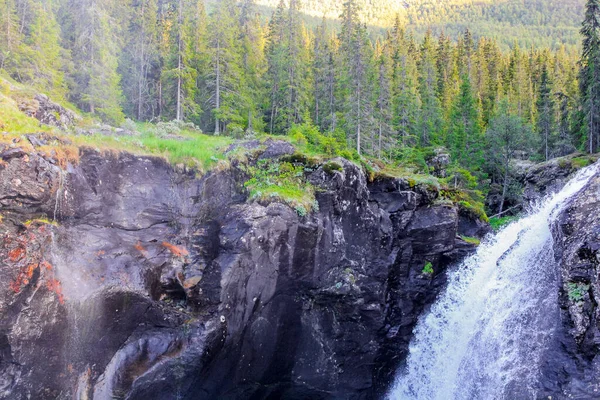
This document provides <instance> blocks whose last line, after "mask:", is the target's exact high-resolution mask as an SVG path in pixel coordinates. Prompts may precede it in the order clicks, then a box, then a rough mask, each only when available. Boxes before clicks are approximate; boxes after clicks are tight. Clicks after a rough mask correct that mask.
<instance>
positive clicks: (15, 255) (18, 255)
mask: <svg viewBox="0 0 600 400" xmlns="http://www.w3.org/2000/svg"><path fill="white" fill-rule="evenodd" d="M24 256H25V249H24V248H23V247H21V246H19V247H17V248H14V249H12V250H11V251H9V252H8V259H9V260H10V261H12V262H17V261H19V260H21V259H22V258H23V257H24Z"/></svg>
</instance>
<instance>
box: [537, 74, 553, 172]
mask: <svg viewBox="0 0 600 400" xmlns="http://www.w3.org/2000/svg"><path fill="white" fill-rule="evenodd" d="M551 86H552V83H551V82H550V76H549V74H548V67H547V65H546V64H544V65H543V66H542V73H541V77H540V84H539V88H538V96H537V102H536V107H537V133H538V135H539V136H540V138H541V140H542V147H543V149H542V154H543V156H544V158H545V159H546V160H548V159H550V155H551V151H552V145H553V140H554V127H555V123H554V98H553V94H552V89H551Z"/></svg>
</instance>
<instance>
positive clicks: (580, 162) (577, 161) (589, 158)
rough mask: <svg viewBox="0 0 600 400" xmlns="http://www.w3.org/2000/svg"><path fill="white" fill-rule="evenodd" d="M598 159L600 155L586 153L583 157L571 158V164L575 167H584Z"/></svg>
mask: <svg viewBox="0 0 600 400" xmlns="http://www.w3.org/2000/svg"><path fill="white" fill-rule="evenodd" d="M596 161H598V156H594V155H586V156H581V157H575V158H573V159H571V166H572V167H573V168H574V169H582V168H585V167H588V166H590V165H592V164H593V163H595V162H596Z"/></svg>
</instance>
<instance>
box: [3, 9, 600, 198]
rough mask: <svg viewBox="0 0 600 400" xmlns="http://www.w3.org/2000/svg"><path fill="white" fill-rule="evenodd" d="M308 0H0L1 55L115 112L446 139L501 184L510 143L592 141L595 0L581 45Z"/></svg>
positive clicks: (227, 127)
mask: <svg viewBox="0 0 600 400" xmlns="http://www.w3.org/2000/svg"><path fill="white" fill-rule="evenodd" d="M301 7H302V6H301V2H300V0H288V1H283V0H281V1H280V2H279V3H278V6H277V7H276V9H275V10H274V12H273V13H272V16H271V18H270V19H269V20H268V21H266V22H265V21H264V19H263V18H262V17H261V16H260V15H259V13H258V12H257V10H256V5H255V3H254V0H242V1H239V2H238V1H236V0H221V1H218V2H217V3H215V4H213V5H212V6H211V9H210V11H208V12H207V10H206V8H205V3H204V1H203V0H128V1H126V2H121V1H117V0H0V69H1V70H2V71H3V72H4V73H5V74H8V75H10V76H11V77H12V78H14V79H16V80H18V81H20V82H25V83H28V84H31V85H33V86H35V87H38V88H40V89H42V90H45V91H47V92H49V93H50V94H52V95H54V96H56V97H57V98H59V99H66V100H69V101H71V102H72V103H74V104H75V105H76V106H77V107H78V108H80V109H81V110H83V111H85V112H89V113H91V114H93V115H96V116H98V117H100V118H101V119H103V120H105V121H107V122H110V123H112V124H120V123H121V122H122V121H123V120H124V118H125V117H127V118H131V119H135V120H139V121H159V120H182V121H189V122H193V123H195V124H196V125H198V126H200V127H201V128H202V129H203V130H204V131H205V132H209V133H214V134H216V135H219V134H229V135H243V134H245V133H248V132H266V133H270V134H275V135H285V134H288V133H290V132H293V133H295V134H299V135H304V136H308V137H310V136H311V135H312V136H314V134H312V133H310V132H313V133H314V132H315V131H317V132H319V135H321V136H320V137H321V140H323V141H324V142H327V141H329V143H333V144H334V147H336V146H337V147H336V148H347V149H353V151H355V153H358V154H361V155H368V156H372V157H376V158H380V159H386V160H394V159H404V160H406V159H408V158H411V157H417V158H418V156H415V155H414V154H415V152H416V153H419V152H421V153H423V151H422V150H423V149H431V148H436V147H444V148H446V149H448V151H449V152H450V153H451V155H452V159H453V160H454V162H455V164H456V165H457V166H458V167H460V168H463V169H465V170H468V171H470V172H471V173H473V174H475V175H477V176H478V177H482V178H483V177H485V178H486V179H487V178H491V182H498V183H504V184H505V183H506V182H505V181H506V175H507V173H508V172H507V168H508V167H506V165H505V164H506V159H507V158H508V157H514V156H515V154H517V152H520V153H519V154H521V155H522V156H525V157H529V158H534V159H539V160H543V159H548V158H551V157H554V156H557V155H563V154H567V153H569V152H571V151H573V150H574V149H576V148H581V149H583V148H586V149H587V150H589V151H592V152H593V151H596V150H597V149H598V147H599V146H600V133H599V129H600V111H599V110H600V79H598V78H599V74H600V51H599V50H598V49H599V48H600V39H599V35H598V33H599V31H600V27H599V21H600V11H599V9H600V8H599V6H598V0H589V1H588V4H587V7H586V10H587V13H586V20H585V24H584V28H583V29H582V35H583V37H584V41H583V56H582V55H581V54H578V53H576V52H574V51H573V50H572V49H567V48H565V47H561V48H559V49H557V50H549V49H543V48H542V49H538V48H526V49H524V48H521V47H519V46H518V45H517V44H514V45H513V47H512V49H511V50H510V51H503V50H501V46H499V44H498V42H497V41H496V40H495V39H490V38H486V37H482V36H479V37H476V36H475V35H473V34H472V33H471V32H470V31H469V30H468V29H465V30H464V31H463V33H462V34H461V35H460V37H459V38H458V40H452V39H450V37H449V36H447V35H445V34H444V33H441V34H439V35H434V34H433V33H432V32H431V31H427V32H425V34H424V36H423V38H422V39H416V38H415V35H414V34H413V32H412V31H410V30H407V29H406V28H405V24H404V23H403V21H402V20H401V19H400V18H399V17H398V18H397V19H396V22H395V24H394V26H393V27H392V28H391V29H389V30H387V31H385V32H384V33H383V34H380V33H379V32H373V31H370V30H369V29H367V26H366V24H365V23H364V22H363V20H362V19H361V15H362V14H363V13H362V10H361V8H360V5H359V3H358V2H357V0H348V1H346V2H345V3H344V4H343V8H342V14H341V15H340V28H339V29H338V30H335V29H331V27H330V26H329V25H330V22H328V21H327V20H323V21H322V23H321V24H320V25H319V26H318V27H316V28H314V29H312V28H308V27H307V26H306V25H305V23H304V20H303V15H302V13H301V9H302V8H301ZM509 131H510V132H509ZM513 131H514V132H513ZM507 141H509V142H511V143H510V144H507ZM501 155H504V156H505V157H502V156H501ZM504 186H505V188H504V189H505V190H506V186H507V185H506V184H505V185H504Z"/></svg>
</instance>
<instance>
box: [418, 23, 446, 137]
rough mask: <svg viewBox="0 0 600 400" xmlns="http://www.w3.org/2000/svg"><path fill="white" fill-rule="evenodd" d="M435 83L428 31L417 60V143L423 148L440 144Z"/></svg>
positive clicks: (440, 124) (439, 118) (436, 78)
mask: <svg viewBox="0 0 600 400" xmlns="http://www.w3.org/2000/svg"><path fill="white" fill-rule="evenodd" d="M437 82H438V77H437V70H436V67H435V47H434V44H433V38H432V36H431V31H428V32H427V34H426V35H425V39H424V40H423V44H422V45H421V54H420V60H419V93H420V96H421V104H422V105H421V113H420V116H419V117H420V118H419V143H420V145H421V146H423V147H425V146H429V145H432V144H433V145H438V144H441V142H442V140H441V136H442V133H443V132H442V129H441V128H442V113H441V107H440V101H439V99H438V96H437V92H436V90H437Z"/></svg>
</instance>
